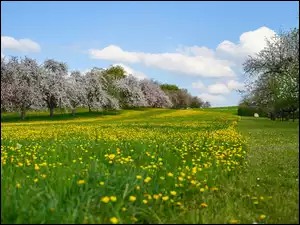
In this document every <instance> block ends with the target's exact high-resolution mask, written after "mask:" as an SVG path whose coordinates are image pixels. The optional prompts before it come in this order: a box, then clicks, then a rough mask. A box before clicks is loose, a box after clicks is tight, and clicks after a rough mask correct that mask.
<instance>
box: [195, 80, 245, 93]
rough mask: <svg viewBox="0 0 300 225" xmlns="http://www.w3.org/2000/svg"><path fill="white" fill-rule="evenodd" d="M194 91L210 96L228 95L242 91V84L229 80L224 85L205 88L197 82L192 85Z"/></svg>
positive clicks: (219, 84)
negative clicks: (206, 93)
mask: <svg viewBox="0 0 300 225" xmlns="http://www.w3.org/2000/svg"><path fill="white" fill-rule="evenodd" d="M192 87H193V88H194V89H198V90H200V91H205V92H208V93H210V94H228V93H230V92H231V91H234V90H244V88H245V87H244V84H243V83H241V82H238V81H236V80H229V81H228V82H227V83H226V84H223V83H215V84H211V85H208V86H207V87H206V86H205V85H204V84H203V83H202V82H201V81H197V82H194V83H192Z"/></svg>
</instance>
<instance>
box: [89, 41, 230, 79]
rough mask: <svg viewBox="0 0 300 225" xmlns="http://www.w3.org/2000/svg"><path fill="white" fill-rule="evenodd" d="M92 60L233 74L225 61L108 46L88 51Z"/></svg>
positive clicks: (190, 72)
mask: <svg viewBox="0 0 300 225" xmlns="http://www.w3.org/2000/svg"><path fill="white" fill-rule="evenodd" d="M89 53H90V57H91V58H93V59H102V60H103V59H104V60H111V61H120V62H128V63H143V64H145V65H146V66H148V67H155V68H159V69H163V70H167V71H172V72H178V73H183V74H187V75H192V76H203V77H233V76H235V73H234V72H233V70H232V69H231V68H230V63H229V62H228V61H226V60H219V59H216V58H212V57H204V56H198V55H197V56H187V55H184V54H182V53H156V54H152V53H143V52H129V51H124V50H122V49H121V48H120V47H119V46H115V45H110V46H108V47H106V48H104V49H101V50H97V49H91V50H89Z"/></svg>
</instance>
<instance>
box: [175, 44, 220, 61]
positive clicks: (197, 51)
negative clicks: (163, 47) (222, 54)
mask: <svg viewBox="0 0 300 225" xmlns="http://www.w3.org/2000/svg"><path fill="white" fill-rule="evenodd" d="M176 51H177V52H179V53H181V54H184V55H189V56H191V55H193V56H203V57H210V58H213V57H214V56H215V52H214V51H213V50H212V49H209V48H207V47H198V46H196V45H195V46H192V47H188V46H182V45H180V46H179V47H178V48H177V49H176Z"/></svg>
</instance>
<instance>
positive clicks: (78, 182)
mask: <svg viewBox="0 0 300 225" xmlns="http://www.w3.org/2000/svg"><path fill="white" fill-rule="evenodd" d="M84 183H85V181H84V180H79V181H77V184H84Z"/></svg>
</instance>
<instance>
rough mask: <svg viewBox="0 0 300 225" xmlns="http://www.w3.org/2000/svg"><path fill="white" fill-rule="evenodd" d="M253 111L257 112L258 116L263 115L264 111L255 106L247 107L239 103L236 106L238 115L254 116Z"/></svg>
mask: <svg viewBox="0 0 300 225" xmlns="http://www.w3.org/2000/svg"><path fill="white" fill-rule="evenodd" d="M254 113H258V115H259V116H260V117H265V116H266V115H265V113H264V111H263V110H262V109H259V108H256V107H249V106H245V105H241V106H239V107H238V113H237V114H238V115H239V116H254Z"/></svg>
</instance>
